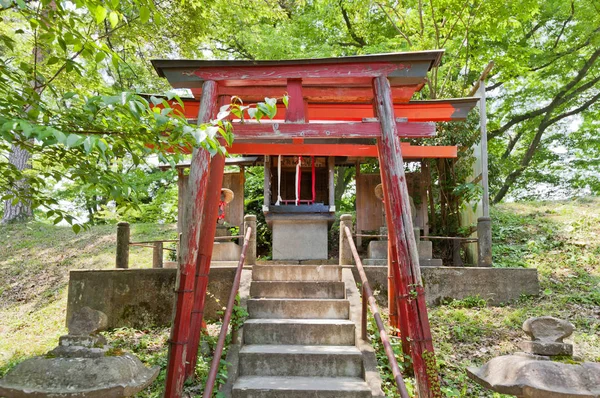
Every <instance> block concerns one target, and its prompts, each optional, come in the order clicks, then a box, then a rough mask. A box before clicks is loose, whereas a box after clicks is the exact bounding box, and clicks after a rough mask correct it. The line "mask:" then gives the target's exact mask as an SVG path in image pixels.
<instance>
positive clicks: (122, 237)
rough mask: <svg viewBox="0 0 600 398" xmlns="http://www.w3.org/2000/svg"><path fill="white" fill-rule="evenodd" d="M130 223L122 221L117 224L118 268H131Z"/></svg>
mask: <svg viewBox="0 0 600 398" xmlns="http://www.w3.org/2000/svg"><path fill="white" fill-rule="evenodd" d="M129 238H130V229H129V223H128V222H125V221H121V222H120V223H118V224H117V256H116V266H117V268H129Z"/></svg>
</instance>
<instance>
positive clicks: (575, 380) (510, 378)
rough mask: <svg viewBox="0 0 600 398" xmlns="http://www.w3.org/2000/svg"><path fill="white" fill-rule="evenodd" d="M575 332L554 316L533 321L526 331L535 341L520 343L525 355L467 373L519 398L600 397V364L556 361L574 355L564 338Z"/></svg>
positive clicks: (500, 359) (498, 359)
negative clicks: (557, 357) (558, 357)
mask: <svg viewBox="0 0 600 398" xmlns="http://www.w3.org/2000/svg"><path fill="white" fill-rule="evenodd" d="M574 329H575V327H574V326H573V325H572V324H571V323H569V322H567V321H563V320H561V319H557V318H553V317H550V316H542V317H537V318H530V319H528V320H526V321H525V323H523V330H524V331H525V333H527V335H528V336H529V337H530V338H531V340H529V341H523V342H521V343H520V344H519V346H520V348H521V349H522V350H524V351H525V352H517V353H514V354H512V355H502V356H499V357H496V358H492V359H491V360H490V361H489V362H487V363H485V364H484V365H483V366H481V367H479V368H476V367H470V368H468V369H467V374H468V376H469V377H470V378H471V379H473V380H474V381H475V382H477V383H479V384H481V385H482V386H484V387H485V388H488V389H490V390H493V391H496V392H499V393H502V394H511V395H516V396H517V397H519V398H575V397H577V398H598V397H600V364H598V363H594V362H581V363H564V362H559V361H553V360H552V359H553V357H555V356H557V355H563V356H571V355H572V354H573V346H572V345H571V344H567V343H564V342H563V339H564V338H566V337H569V336H570V335H571V334H572V333H573V330H574Z"/></svg>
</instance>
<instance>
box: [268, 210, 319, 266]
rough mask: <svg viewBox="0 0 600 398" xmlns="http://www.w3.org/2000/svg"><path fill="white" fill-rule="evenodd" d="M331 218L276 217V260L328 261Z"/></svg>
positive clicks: (304, 215) (272, 223)
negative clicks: (328, 232)
mask: <svg viewBox="0 0 600 398" xmlns="http://www.w3.org/2000/svg"><path fill="white" fill-rule="evenodd" d="M329 219H330V217H329V215H326V216H323V215H320V214H274V215H270V217H269V222H270V223H271V225H272V227H273V260H326V259H327V258H328V253H327V241H328V234H327V229H328V223H329Z"/></svg>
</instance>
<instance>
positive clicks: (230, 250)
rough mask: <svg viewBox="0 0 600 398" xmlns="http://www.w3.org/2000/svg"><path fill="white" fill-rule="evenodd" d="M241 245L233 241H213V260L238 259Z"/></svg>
mask: <svg viewBox="0 0 600 398" xmlns="http://www.w3.org/2000/svg"><path fill="white" fill-rule="evenodd" d="M241 254H242V247H241V246H240V245H238V244H237V243H235V242H215V243H214V245H213V253H212V260H213V261H236V262H237V261H238V260H239V259H240V255H241Z"/></svg>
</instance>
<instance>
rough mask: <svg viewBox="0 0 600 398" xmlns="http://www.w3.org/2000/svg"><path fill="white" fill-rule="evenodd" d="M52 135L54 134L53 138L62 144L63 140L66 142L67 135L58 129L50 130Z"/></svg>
mask: <svg viewBox="0 0 600 398" xmlns="http://www.w3.org/2000/svg"><path fill="white" fill-rule="evenodd" d="M52 135H54V138H56V141H58V142H59V143H61V144H64V143H65V142H67V136H66V135H65V134H64V133H63V132H62V131H59V130H54V131H53V132H52Z"/></svg>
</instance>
